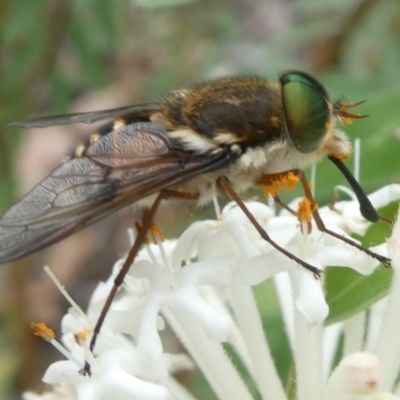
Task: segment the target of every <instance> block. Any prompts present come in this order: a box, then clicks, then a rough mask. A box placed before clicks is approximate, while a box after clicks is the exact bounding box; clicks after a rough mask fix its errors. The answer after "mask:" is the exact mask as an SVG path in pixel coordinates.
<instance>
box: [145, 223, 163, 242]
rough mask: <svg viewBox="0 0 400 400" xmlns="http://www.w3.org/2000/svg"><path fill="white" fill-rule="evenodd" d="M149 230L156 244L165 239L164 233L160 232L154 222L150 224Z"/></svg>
mask: <svg viewBox="0 0 400 400" xmlns="http://www.w3.org/2000/svg"><path fill="white" fill-rule="evenodd" d="M149 231H150V235H151V237H152V239H153V242H154V243H156V244H157V243H160V242H163V241H164V240H165V238H164V235H163V234H162V232H161V229H160V228H159V227H158V226H157V225H156V224H153V225H151V227H150V230H149Z"/></svg>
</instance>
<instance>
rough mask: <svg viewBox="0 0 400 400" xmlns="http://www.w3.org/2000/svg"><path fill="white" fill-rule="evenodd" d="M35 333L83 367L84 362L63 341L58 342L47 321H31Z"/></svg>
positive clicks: (79, 366)
mask: <svg viewBox="0 0 400 400" xmlns="http://www.w3.org/2000/svg"><path fill="white" fill-rule="evenodd" d="M31 328H32V329H33V334H34V335H36V336H40V337H41V338H42V339H44V340H45V341H46V342H49V343H50V344H51V345H53V346H54V347H55V348H56V349H57V350H58V351H59V352H60V353H61V354H63V355H64V356H65V357H66V358H68V360H70V361H72V362H73V363H74V364H75V365H76V366H77V367H78V368H79V369H81V368H82V367H83V363H81V362H79V361H78V360H77V359H76V358H75V357H74V356H73V355H72V354H71V353H70V352H69V351H68V350H67V349H66V348H65V347H64V346H63V345H62V344H61V343H59V342H57V340H56V339H55V335H54V332H53V330H52V329H50V328H49V327H47V326H46V324H45V323H43V322H39V323H34V322H32V323H31Z"/></svg>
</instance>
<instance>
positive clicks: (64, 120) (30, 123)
mask: <svg viewBox="0 0 400 400" xmlns="http://www.w3.org/2000/svg"><path fill="white" fill-rule="evenodd" d="M158 109H159V104H157V103H149V104H140V105H135V106H127V107H120V108H113V109H111V110H101V111H93V112H86V113H75V114H63V115H51V116H49V117H39V118H32V119H25V120H23V121H16V122H11V123H10V124H9V125H10V126H20V127H23V128H30V127H31V128H46V127H49V126H54V125H66V124H74V123H78V122H84V123H86V124H91V123H92V122H96V121H101V120H103V119H107V118H116V117H124V116H127V115H128V116H130V117H131V118H130V121H133V120H137V121H139V120H143V119H144V118H143V117H148V116H149V115H150V114H151V113H152V112H155V111H157V110H158ZM141 117H142V118H141ZM145 119H147V118H145Z"/></svg>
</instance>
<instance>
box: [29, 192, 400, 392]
mask: <svg viewBox="0 0 400 400" xmlns="http://www.w3.org/2000/svg"><path fill="white" fill-rule="evenodd" d="M378 194H379V195H377V194H373V195H371V200H372V202H373V203H374V205H379V206H382V205H385V204H387V203H389V202H390V201H393V200H397V199H399V197H400V186H399V185H397V186H396V185H392V186H391V187H387V188H383V189H381V191H380V192H379V193H378ZM382 198H384V201H382ZM295 204H296V203H293V204H292V205H291V207H293V208H296V205H295ZM246 205H247V207H248V208H249V210H250V211H251V213H252V214H253V215H254V216H255V217H256V219H257V221H258V222H259V223H260V224H261V225H262V226H263V227H264V229H265V230H266V231H267V232H268V235H270V237H271V239H273V240H274V241H275V242H276V243H277V244H278V245H280V246H281V247H283V248H285V249H286V250H288V251H290V252H291V253H292V254H294V255H296V256H297V257H299V258H301V259H302V260H304V261H305V262H307V263H308V264H310V265H312V266H314V267H316V268H319V269H321V270H324V269H325V268H326V267H328V266H330V265H335V266H347V267H350V268H353V269H355V270H356V271H358V272H360V273H362V274H370V273H371V272H372V271H373V270H374V268H375V267H376V266H377V265H378V262H377V261H376V260H375V259H373V258H371V257H369V256H367V255H366V254H365V253H364V252H362V251H361V250H359V249H357V248H355V247H353V246H351V245H349V244H347V243H345V242H344V241H342V240H339V239H337V238H334V237H332V236H330V235H327V234H323V233H321V232H319V231H318V230H317V228H316V227H315V226H313V228H312V231H311V233H310V234H306V233H301V230H300V227H299V222H298V220H297V218H296V217H295V216H293V215H291V214H290V213H288V212H286V211H285V212H281V214H280V215H279V216H276V215H275V214H274V212H273V210H272V209H271V208H269V207H267V206H266V205H263V204H260V203H256V202H247V203H246ZM335 209H336V211H333V210H331V209H329V208H328V207H323V208H321V209H320V214H321V216H322V218H323V220H324V222H325V224H326V226H327V228H329V229H331V230H333V231H335V232H337V233H340V234H341V235H346V236H348V235H349V234H350V233H352V232H357V233H360V232H362V231H363V230H365V229H366V227H367V226H368V223H366V222H365V221H364V220H362V219H361V217H359V212H358V205H356V202H355V201H347V202H340V203H337V204H336V205H335ZM399 231H400V227H395V229H394V232H393V236H392V238H391V239H390V240H389V256H390V257H391V258H392V259H393V266H394V269H395V273H396V274H397V272H396V271H397V268H400V232H399ZM374 250H375V251H377V252H379V253H380V254H383V255H386V254H387V251H386V248H385V246H384V245H381V246H378V247H376V248H375V249H374ZM123 262H124V260H120V261H118V262H117V264H116V265H115V267H114V272H113V274H112V276H111V277H110V279H109V280H108V281H107V282H105V283H101V284H100V285H99V286H98V288H97V289H96V291H95V293H94V294H93V297H92V300H91V303H90V306H89V309H88V312H87V317H86V316H83V315H81V314H79V313H78V312H76V311H75V310H71V311H70V312H69V314H67V315H66V316H65V317H64V319H63V323H62V331H63V343H64V345H65V346H66V348H67V349H68V350H69V352H70V353H71V354H72V355H73V357H74V358H75V359H77V360H79V362H81V364H82V366H83V364H84V361H88V362H89V363H90V365H91V371H92V376H91V377H88V376H81V375H80V374H79V368H78V367H77V365H76V363H74V362H73V361H70V360H67V361H59V362H57V363H54V364H53V365H51V366H50V367H49V369H48V370H47V372H46V374H45V376H44V378H43V380H44V381H45V382H46V383H49V384H52V385H54V387H55V389H54V391H53V392H52V393H53V397H48V398H49V399H58V398H59V397H57V390H60V389H57V388H58V387H59V385H62V386H61V387H62V388H64V389H63V390H64V391H65V392H68V395H66V396H65V398H69V399H79V400H80V399H85V400H90V399H96V400H98V399H109V398H112V397H114V398H118V399H170V398H171V399H193V397H192V396H191V395H190V394H189V392H188V391H187V389H185V388H183V387H182V386H181V385H180V384H179V383H178V382H177V381H176V380H175V378H174V377H173V375H172V374H173V373H174V372H175V371H176V370H180V369H187V368H193V365H192V363H191V362H190V360H189V359H188V358H187V357H186V356H184V355H172V354H168V353H166V352H165V351H164V348H163V342H162V332H161V331H162V330H163V329H164V327H165V323H167V324H168V325H169V326H170V327H171V328H172V329H173V330H174V332H175V334H176V335H177V337H178V338H179V340H180V341H181V342H182V344H183V345H184V347H185V348H186V349H187V351H188V353H189V355H190V357H191V358H192V360H193V361H194V363H195V364H196V365H197V366H198V368H199V369H200V370H201V371H202V373H203V374H204V376H205V377H206V379H207V380H208V382H209V384H210V386H211V387H212V389H213V390H214V392H215V393H216V395H217V397H218V398H219V399H229V400H235V399H240V400H243V399H244V400H245V399H252V398H253V397H252V395H251V394H250V392H249V389H248V387H247V385H246V384H245V383H244V382H243V380H242V378H241V376H240V374H239V372H238V371H237V369H236V368H235V366H234V365H233V364H232V362H231V359H230V357H229V356H227V354H226V353H225V351H224V349H223V348H222V346H221V343H222V342H229V343H230V344H231V345H232V347H233V349H234V351H235V352H236V353H237V355H238V356H239V357H240V358H241V360H242V362H243V364H244V365H245V367H246V369H247V370H248V373H249V375H250V376H251V378H252V380H253V382H254V384H255V386H256V387H257V390H258V391H259V393H260V395H261V398H263V399H274V400H287V399H288V395H287V394H286V392H285V390H284V385H282V383H281V381H280V378H279V376H278V373H277V370H276V368H275V361H274V360H273V359H272V356H271V354H270V348H269V345H268V343H267V341H266V338H265V334H264V331H263V324H262V320H261V317H260V315H259V312H258V309H257V305H256V302H255V299H254V296H253V293H252V290H251V286H254V285H258V284H260V283H262V282H263V281H265V280H266V279H268V278H271V277H273V278H274V282H275V285H276V288H277V292H278V297H279V300H280V304H281V308H282V316H283V319H284V321H285V323H286V326H287V333H288V337H289V342H290V346H291V349H292V351H293V355H294V361H295V365H296V371H297V376H296V382H297V389H296V396H297V397H296V399H297V400H322V399H325V400H330V399H333V398H335V399H337V400H341V399H343V400H344V399H346V400H347V399H353V398H355V397H351V396H361V397H357V399H358V398H360V399H375V400H376V399H380V400H382V399H390V398H392V399H396V398H397V397H393V396H394V395H392V394H390V392H392V391H393V389H396V388H394V385H395V379H396V377H397V375H398V373H399V371H400V341H398V340H397V337H396V336H398V333H397V332H399V329H400V326H397V325H398V324H400V322H398V321H400V318H396V312H395V311H394V307H395V305H396V304H399V301H400V298H398V297H400V289H397V286H396V285H394V287H393V289H392V292H391V295H390V296H391V297H390V298H389V300H388V304H389V306H388V309H387V315H386V316H385V318H384V319H383V321H384V322H383V329H382V333H381V336H380V337H378V338H377V340H376V341H375V343H373V345H371V346H372V347H371V348H368V349H367V350H368V352H361V353H360V350H361V344H360V348H359V349H358V350H357V354H356V355H354V356H350V355H348V354H346V357H345V358H344V359H343V360H342V362H341V363H340V365H339V366H338V367H337V369H336V370H335V372H334V373H333V374H332V376H331V377H330V379H329V380H328V381H327V378H328V377H329V370H330V368H331V363H330V360H332V359H333V356H334V354H335V352H336V343H337V340H338V337H339V335H340V334H341V332H343V331H344V332H346V335H347V332H348V331H346V329H347V328H346V326H348V325H346V324H347V322H346V323H345V324H341V325H336V326H334V327H329V328H324V327H323V321H324V319H325V318H326V316H327V314H328V312H329V309H328V305H327V304H326V302H325V299H324V293H323V287H322V285H321V280H317V279H315V277H314V276H313V275H312V274H311V273H310V272H309V271H307V270H306V269H304V268H303V267H301V266H299V265H298V264H297V263H296V262H295V261H293V260H291V259H289V258H288V257H286V256H285V255H283V254H282V253H281V252H279V251H278V250H276V249H275V248H274V247H273V246H271V245H270V244H269V243H267V242H266V241H264V240H263V239H261V237H260V235H259V234H258V232H257V231H256V229H255V228H254V227H253V225H252V224H251V223H250V222H249V221H248V219H247V218H246V217H245V215H244V214H243V213H242V211H241V210H240V209H239V207H237V206H236V205H234V204H228V205H227V206H226V207H225V208H224V210H223V211H222V214H221V218H220V219H219V220H207V221H201V222H196V223H194V224H192V225H191V226H190V227H189V228H188V229H187V230H186V231H185V232H184V233H183V234H182V236H181V237H180V238H179V240H177V241H172V240H167V241H164V242H163V243H159V244H154V245H148V246H146V247H145V248H144V249H143V250H142V251H141V252H140V254H139V255H138V257H137V259H136V261H135V263H134V265H133V266H132V268H131V269H130V271H129V274H128V275H127V276H126V278H125V281H124V285H123V286H122V287H121V289H120V292H119V294H118V296H117V299H115V300H114V302H113V304H112V306H111V310H110V311H109V313H108V314H107V317H106V319H105V322H104V324H103V326H102V329H101V332H100V335H99V337H98V340H97V344H96V347H95V356H93V355H92V354H91V353H90V351H89V350H88V340H90V336H91V333H92V329H93V326H94V324H95V321H96V320H97V318H98V315H99V313H100V311H101V308H102V306H103V304H104V302H105V299H106V298H107V296H108V294H109V291H110V288H111V287H112V285H113V279H114V276H115V275H116V274H117V273H118V271H119V269H120V268H121V265H122V264H123ZM397 281H398V279H397ZM399 286H400V285H399ZM292 304H294V307H293V306H292ZM372 312H373V311H372ZM352 321H353V322H352V323H353V326H355V327H356V328H357V329H358V330H360V329H363V328H360V327H361V324H362V323H363V322H364V325H362V326H363V327H364V326H365V320H364V319H360V320H359V321H358V320H356V318H353V319H352ZM393 324H395V325H393ZM357 329H356V331H357ZM346 340H350V335H349V336H346ZM396 341H397V342H396ZM395 342H396V343H395ZM353 343H356V342H355V341H354V340H353ZM353 347H355V346H353ZM345 348H346V349H347V348H350V347H349V346H348V345H347V347H346V346H345ZM373 354H375V355H373ZM354 360H355V361H354ZM360 360H361V362H360ZM360 365H361V367H360ZM379 368H380V371H381V375H379ZM326 381H327V383H325V382H326ZM65 388H66V389H65ZM381 390H384V391H386V393H385V392H381ZM35 396H36V395H34V394H32V393H28V394H25V399H28V400H31V399H39V398H43V399H46V397H44V396H49V395H47V394H44V395H43V397H35ZM332 396H334V397H332ZM335 396H336V397H335ZM366 396H370V397H366ZM371 396H372V397H371ZM385 396H386V397H385ZM390 396H392V397H390Z"/></svg>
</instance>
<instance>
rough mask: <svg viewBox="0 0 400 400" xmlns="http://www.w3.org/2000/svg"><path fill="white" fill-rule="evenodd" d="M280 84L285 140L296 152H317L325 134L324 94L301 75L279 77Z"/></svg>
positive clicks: (326, 119)
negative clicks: (286, 135)
mask: <svg viewBox="0 0 400 400" xmlns="http://www.w3.org/2000/svg"><path fill="white" fill-rule="evenodd" d="M280 82H281V85H282V100H283V108H284V111H285V119H286V129H287V133H288V135H289V138H290V140H291V142H292V144H293V146H294V147H295V148H296V150H298V151H299V152H300V153H311V152H313V151H315V150H317V149H318V147H319V146H320V145H321V143H322V141H323V140H324V137H325V135H326V133H327V123H328V122H329V120H330V109H329V103H328V102H329V100H328V94H327V93H326V91H325V89H324V88H323V86H322V85H321V84H320V83H319V82H318V81H316V80H315V79H314V78H313V77H311V76H310V75H308V74H305V73H304V72H297V71H293V72H288V73H286V74H284V75H282V76H281V78H280Z"/></svg>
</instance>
